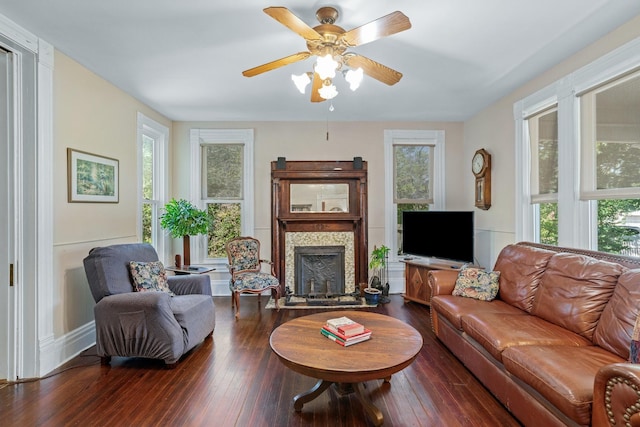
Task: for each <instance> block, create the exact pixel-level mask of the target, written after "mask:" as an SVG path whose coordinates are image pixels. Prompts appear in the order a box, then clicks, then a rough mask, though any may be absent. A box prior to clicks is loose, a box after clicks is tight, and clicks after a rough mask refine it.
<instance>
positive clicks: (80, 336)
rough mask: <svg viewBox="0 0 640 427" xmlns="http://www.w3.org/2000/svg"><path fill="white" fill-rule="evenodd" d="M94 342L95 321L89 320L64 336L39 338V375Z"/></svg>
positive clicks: (58, 365)
mask: <svg viewBox="0 0 640 427" xmlns="http://www.w3.org/2000/svg"><path fill="white" fill-rule="evenodd" d="M95 343H96V327H95V322H93V321H92V322H89V323H87V324H86V325H83V326H81V327H80V328H78V329H75V330H74V331H71V332H69V333H68V334H65V335H64V336H62V337H60V338H58V339H55V340H54V339H53V338H47V339H42V340H40V369H39V374H40V376H41V377H42V376H44V375H46V374H48V373H49V372H51V371H53V370H54V369H56V368H58V367H60V366H61V365H63V364H64V363H66V362H68V361H69V360H71V359H73V358H74V357H76V356H77V355H78V354H80V352H82V351H84V350H86V349H87V348H89V347H91V346H92V345H94V344H95Z"/></svg>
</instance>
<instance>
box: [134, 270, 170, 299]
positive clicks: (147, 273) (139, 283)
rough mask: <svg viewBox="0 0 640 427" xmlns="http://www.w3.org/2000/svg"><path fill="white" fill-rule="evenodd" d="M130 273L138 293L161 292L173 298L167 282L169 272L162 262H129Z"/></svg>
mask: <svg viewBox="0 0 640 427" xmlns="http://www.w3.org/2000/svg"><path fill="white" fill-rule="evenodd" d="M129 271H130V272H131V277H132V278H133V290H134V291H136V292H148V291H159V292H166V293H168V294H169V295H171V296H173V292H171V289H169V283H168V281H167V272H166V271H165V269H164V265H162V262H161V261H151V262H139V261H129Z"/></svg>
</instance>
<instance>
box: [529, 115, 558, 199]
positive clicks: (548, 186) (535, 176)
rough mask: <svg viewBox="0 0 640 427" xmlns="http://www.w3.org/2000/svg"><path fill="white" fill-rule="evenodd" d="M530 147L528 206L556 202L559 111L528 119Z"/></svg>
mask: <svg viewBox="0 0 640 427" xmlns="http://www.w3.org/2000/svg"><path fill="white" fill-rule="evenodd" d="M527 126H528V128H529V141H530V147H531V180H530V185H531V203H549V202H557V200H558V107H557V106H556V105H554V106H553V107H551V108H550V109H545V110H544V111H541V112H538V113H536V114H534V115H532V116H531V117H529V118H528V119H527Z"/></svg>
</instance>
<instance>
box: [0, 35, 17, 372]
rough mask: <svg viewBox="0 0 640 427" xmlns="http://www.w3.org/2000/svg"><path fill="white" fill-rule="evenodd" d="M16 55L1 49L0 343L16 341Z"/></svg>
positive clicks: (6, 354)
mask: <svg viewBox="0 0 640 427" xmlns="http://www.w3.org/2000/svg"><path fill="white" fill-rule="evenodd" d="M12 69H13V67H12V54H11V53H10V52H7V51H6V50H4V49H1V48H0V171H2V172H0V242H2V243H0V278H2V279H1V280H0V283H1V287H2V290H1V291H0V295H1V296H0V316H2V317H0V343H7V344H11V343H12V342H14V325H13V320H12V319H13V309H14V303H13V301H14V293H13V286H12V285H13V283H12V279H13V277H12V274H11V273H12V271H11V270H12V268H11V267H10V266H11V253H12V252H13V250H12V248H13V247H14V239H13V236H12V235H11V230H13V225H12V224H13V215H10V212H11V208H12V200H13V198H12V197H11V193H12V188H13V184H12V181H13V169H12V168H13V162H12V161H10V159H12V158H13V149H12V143H11V134H12V133H13V132H12V129H11V124H12V122H13V121H12V112H13V109H12V107H11V106H12V104H13V103H12V101H11V100H12V98H13V96H12V84H11V83H12V81H13V77H12ZM0 348H3V350H2V351H0V380H6V379H8V378H9V371H10V368H9V366H10V365H12V364H13V357H12V356H11V350H10V349H11V348H14V346H12V345H6V346H5V345H3V346H0Z"/></svg>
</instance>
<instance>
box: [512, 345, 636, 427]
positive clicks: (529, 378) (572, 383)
mask: <svg viewBox="0 0 640 427" xmlns="http://www.w3.org/2000/svg"><path fill="white" fill-rule="evenodd" d="M502 361H503V363H504V366H505V368H506V370H507V371H508V372H509V373H510V374H512V375H513V376H515V377H517V378H518V379H520V380H521V381H523V382H524V383H526V384H528V385H529V386H531V387H532V388H534V389H535V390H536V391H537V392H539V393H540V394H541V395H542V396H544V397H545V398H546V399H547V400H548V401H549V402H551V403H552V404H553V405H554V406H555V407H557V408H558V409H559V410H560V411H561V412H562V413H563V414H565V415H567V416H568V417H569V418H571V419H572V420H573V421H575V422H576V423H577V424H579V425H590V424H591V404H592V401H593V383H594V379H595V376H596V373H597V372H598V370H599V369H600V368H601V367H602V366H604V365H608V364H610V363H618V362H623V361H624V359H622V358H620V357H618V356H617V355H615V354H613V353H610V352H608V351H606V350H604V349H602V348H600V347H598V346H584V347H578V348H576V347H573V346H562V345H553V346H537V345H535V346H518V347H509V348H508V349H505V351H504V352H503V353H502Z"/></svg>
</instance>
